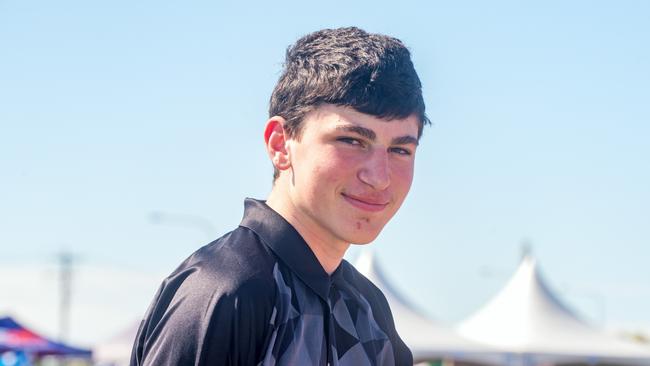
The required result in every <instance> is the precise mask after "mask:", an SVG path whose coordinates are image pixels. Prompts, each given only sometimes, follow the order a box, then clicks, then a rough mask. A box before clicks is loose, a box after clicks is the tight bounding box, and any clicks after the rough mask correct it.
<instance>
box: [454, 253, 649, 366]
mask: <svg viewBox="0 0 650 366" xmlns="http://www.w3.org/2000/svg"><path fill="white" fill-rule="evenodd" d="M458 330H459V332H460V334H462V335H464V336H465V337H467V338H470V339H473V340H475V341H478V342H483V343H486V344H490V345H492V346H494V347H498V348H500V349H502V350H504V351H507V352H511V353H512V354H513V359H512V361H513V362H512V363H517V359H519V360H520V361H521V362H523V363H525V364H527V365H530V364H541V363H564V362H580V363H588V364H595V363H598V362H603V363H615V364H630V365H650V348H645V347H643V346H641V345H637V344H634V343H631V342H627V341H624V340H622V339H618V338H615V337H613V336H610V335H608V334H605V333H604V332H601V331H599V330H597V329H595V328H592V327H591V326H589V325H588V324H586V323H585V322H583V321H582V320H580V319H579V318H578V317H577V316H576V314H574V313H573V312H572V311H571V310H570V309H569V308H568V307H567V306H565V305H564V304H563V303H562V302H561V301H560V300H559V299H558V297H557V296H555V294H554V293H553V292H552V291H551V289H550V288H549V287H548V286H547V285H546V283H545V282H544V280H543V278H542V277H541V276H540V274H539V272H538V270H537V266H536V261H535V260H534V259H533V258H532V257H530V256H526V257H524V259H523V261H522V263H521V265H520V266H519V268H518V269H517V272H516V273H515V274H514V275H513V277H512V278H511V279H510V281H509V282H508V283H507V284H506V286H505V287H504V288H503V289H502V290H501V292H499V293H498V294H497V295H496V296H495V297H494V298H493V299H492V300H491V301H489V302H488V303H487V304H486V305H485V306H483V308H481V309H480V310H478V311H477V312H476V313H475V314H474V315H472V316H470V317H469V318H468V319H467V320H465V321H464V322H462V323H461V324H460V325H459V327H458Z"/></svg>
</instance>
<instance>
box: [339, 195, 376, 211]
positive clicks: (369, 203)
mask: <svg viewBox="0 0 650 366" xmlns="http://www.w3.org/2000/svg"><path fill="white" fill-rule="evenodd" d="M341 195H342V196H343V198H345V200H346V201H348V203H350V204H351V205H352V206H354V207H356V208H359V209H361V210H364V211H370V212H378V211H381V210H383V209H385V208H386V206H388V200H387V199H382V198H378V197H369V196H357V195H351V194H347V193H341Z"/></svg>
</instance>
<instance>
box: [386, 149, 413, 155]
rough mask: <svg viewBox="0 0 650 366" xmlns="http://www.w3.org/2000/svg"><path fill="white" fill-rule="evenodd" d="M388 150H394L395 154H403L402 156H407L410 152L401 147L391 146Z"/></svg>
mask: <svg viewBox="0 0 650 366" xmlns="http://www.w3.org/2000/svg"><path fill="white" fill-rule="evenodd" d="M390 151H391V152H394V153H396V154H399V155H404V156H409V155H411V154H412V153H411V151H410V150H407V149H403V148H401V147H393V148H391V149H390Z"/></svg>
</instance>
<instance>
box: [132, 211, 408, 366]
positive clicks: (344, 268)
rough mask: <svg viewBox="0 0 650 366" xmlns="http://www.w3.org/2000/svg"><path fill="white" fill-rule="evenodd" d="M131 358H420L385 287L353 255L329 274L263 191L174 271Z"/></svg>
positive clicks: (305, 361) (359, 362)
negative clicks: (233, 224)
mask: <svg viewBox="0 0 650 366" xmlns="http://www.w3.org/2000/svg"><path fill="white" fill-rule="evenodd" d="M131 365H133V366H135V365H152V366H153V365H155V366H160V365H197V366H199V365H292V366H294V365H300V366H303V365H305V366H308V365H332V366H334V365H341V366H348V365H349V366H364V365H398V366H402V365H409V366H410V365H413V358H412V355H411V352H410V350H409V349H408V348H407V347H406V345H405V344H404V343H403V342H402V340H401V339H400V338H399V336H398V334H397V332H396V331H395V326H394V324H393V318H392V315H391V312H390V308H389V307H388V303H387V302H386V299H385V297H384V296H383V294H382V293H381V292H380V291H379V289H377V287H375V286H374V285H373V284H372V283H371V282H370V281H368V280H367V279H366V278H365V277H363V276H362V275H361V274H360V273H359V272H357V270H356V269H355V268H354V267H353V266H352V265H350V264H349V263H348V262H347V261H345V260H344V261H342V262H341V265H340V266H339V267H338V268H337V269H336V271H335V272H334V273H332V275H328V274H327V273H326V272H325V270H323V267H322V266H321V265H320V263H319V262H318V260H317V259H316V257H315V255H314V254H313V252H312V251H311V250H310V248H309V247H308V246H307V243H305V241H304V240H303V239H302V237H301V236H300V234H298V232H297V231H296V230H295V229H294V228H293V227H292V226H291V225H290V224H289V223H288V222H287V221H285V220H284V218H282V217H281V216H280V215H279V214H278V213H276V212H275V211H273V210H272V209H271V208H270V207H269V206H267V205H266V204H265V203H264V202H263V201H256V200H252V199H247V200H246V202H245V212H244V218H243V220H242V222H241V224H240V226H239V227H238V228H237V229H235V230H234V231H232V232H230V233H228V234H226V235H224V236H223V237H221V238H219V239H217V240H215V241H214V242H212V243H210V244H208V245H206V246H205V247H203V248H201V249H199V250H198V251H196V252H195V253H194V254H192V256H190V257H189V258H188V259H187V260H185V261H184V262H183V263H182V264H181V265H180V266H179V267H178V268H177V269H176V270H175V271H174V272H173V273H172V274H171V275H170V276H169V277H167V278H166V279H165V280H164V281H163V283H162V285H161V286H160V289H159V291H158V293H157V294H156V297H155V299H154V300H153V303H152V304H151V305H150V307H149V309H148V310H147V313H146V315H145V318H144V320H143V321H142V324H141V325H140V329H139V331H138V335H137V337H136V340H135V344H134V348H133V353H132V355H131Z"/></svg>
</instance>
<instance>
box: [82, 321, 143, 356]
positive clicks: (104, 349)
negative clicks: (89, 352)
mask: <svg viewBox="0 0 650 366" xmlns="http://www.w3.org/2000/svg"><path fill="white" fill-rule="evenodd" d="M139 326H140V321H135V322H133V323H132V324H130V325H129V326H128V327H127V328H126V329H124V330H123V331H121V332H120V333H119V334H116V335H115V336H114V337H111V338H110V339H108V340H107V341H106V342H103V343H101V344H99V345H97V346H96V347H95V348H93V356H94V359H95V364H96V365H98V366H128V365H129V361H130V358H131V349H132V348H133V342H134V341H135V336H136V334H137V333H138V327H139Z"/></svg>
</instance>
